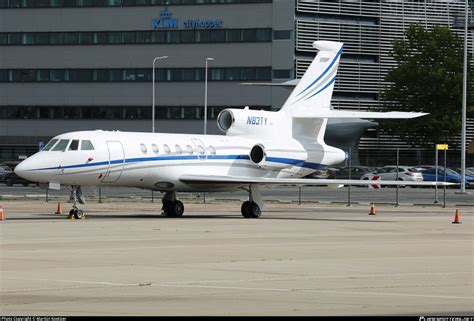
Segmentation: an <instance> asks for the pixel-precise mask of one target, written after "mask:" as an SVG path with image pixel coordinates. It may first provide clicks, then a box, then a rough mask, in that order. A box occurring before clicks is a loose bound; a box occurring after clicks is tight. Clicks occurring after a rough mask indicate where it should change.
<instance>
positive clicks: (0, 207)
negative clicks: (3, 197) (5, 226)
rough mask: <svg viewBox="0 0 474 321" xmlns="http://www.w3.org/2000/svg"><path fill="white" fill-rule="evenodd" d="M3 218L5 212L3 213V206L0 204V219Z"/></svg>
mask: <svg viewBox="0 0 474 321" xmlns="http://www.w3.org/2000/svg"><path fill="white" fill-rule="evenodd" d="M4 219H5V214H3V206H1V205H0V221H3V220H4Z"/></svg>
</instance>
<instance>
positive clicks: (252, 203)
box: [240, 185, 263, 218]
mask: <svg viewBox="0 0 474 321" xmlns="http://www.w3.org/2000/svg"><path fill="white" fill-rule="evenodd" d="M262 209H263V200H262V196H261V194H260V190H259V189H258V187H257V185H250V188H249V200H248V201H245V202H243V203H242V207H241V208H240V210H241V212H242V216H243V217H245V218H259V217H260V215H262Z"/></svg>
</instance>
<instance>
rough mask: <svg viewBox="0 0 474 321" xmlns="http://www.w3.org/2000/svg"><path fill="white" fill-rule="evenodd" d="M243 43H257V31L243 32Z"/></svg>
mask: <svg viewBox="0 0 474 321" xmlns="http://www.w3.org/2000/svg"><path fill="white" fill-rule="evenodd" d="M242 41H244V42H245V41H246V42H254V41H257V34H256V32H255V29H244V30H242Z"/></svg>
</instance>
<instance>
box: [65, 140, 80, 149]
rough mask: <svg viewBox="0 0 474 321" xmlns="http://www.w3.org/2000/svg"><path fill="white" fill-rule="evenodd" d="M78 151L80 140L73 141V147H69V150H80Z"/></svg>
mask: <svg viewBox="0 0 474 321" xmlns="http://www.w3.org/2000/svg"><path fill="white" fill-rule="evenodd" d="M78 149H79V140H78V139H74V140H73V141H71V145H69V147H68V149H67V150H78Z"/></svg>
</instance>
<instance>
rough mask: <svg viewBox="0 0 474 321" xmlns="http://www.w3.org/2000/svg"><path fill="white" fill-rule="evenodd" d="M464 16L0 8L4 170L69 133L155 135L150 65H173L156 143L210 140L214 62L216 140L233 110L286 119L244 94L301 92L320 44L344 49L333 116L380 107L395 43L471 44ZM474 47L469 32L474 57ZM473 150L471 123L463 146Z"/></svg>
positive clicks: (442, 10) (340, 9) (164, 83)
mask: <svg viewBox="0 0 474 321" xmlns="http://www.w3.org/2000/svg"><path fill="white" fill-rule="evenodd" d="M463 7H464V2H463V1H445V2H444V1H436V2H431V1H315V0H0V21H1V22H2V23H0V160H7V159H16V158H18V156H19V155H29V154H32V153H34V152H35V151H37V150H38V145H39V144H40V143H41V142H42V143H44V142H46V141H47V140H48V139H49V138H50V137H52V136H54V135H57V134H59V133H63V132H67V131H73V130H85V129H98V128H100V129H117V130H123V131H126V130H130V131H151V128H152V126H151V115H152V88H153V87H152V79H153V77H152V75H153V60H154V58H155V57H161V56H168V58H167V59H160V60H157V61H156V70H155V80H156V83H155V89H156V96H155V97H156V109H155V111H156V131H159V132H181V133H202V132H203V116H204V107H203V105H204V99H205V98H204V79H205V61H206V58H214V60H213V61H209V69H208V79H209V82H208V118H209V122H208V126H209V127H208V133H218V129H217V126H216V124H215V121H213V120H214V119H215V118H216V117H217V114H218V113H219V111H220V110H222V109H224V108H228V107H230V108H243V107H244V106H250V107H251V108H257V109H267V110H276V109H278V108H279V107H280V106H281V105H282V104H283V102H284V101H285V99H286V97H287V96H288V94H289V91H288V89H285V88H279V87H263V86H262V87H260V86H243V85H241V83H243V82H252V83H258V82H264V83H268V82H283V81H287V80H291V79H294V78H300V77H301V76H302V75H303V73H304V71H305V70H306V68H307V67H308V65H309V63H310V61H311V59H312V58H313V57H314V55H315V51H314V49H313V48H312V46H311V43H312V41H314V40H334V41H341V42H344V43H345V47H344V53H343V55H342V58H341V64H340V67H339V74H338V78H337V81H336V85H335V92H334V99H333V105H334V107H335V108H344V109H358V110H365V109H368V108H374V107H378V106H380V93H381V90H382V89H383V86H384V80H383V79H384V76H385V74H386V72H387V71H388V70H389V69H390V68H392V67H393V66H394V62H393V60H392V59H391V58H390V56H389V52H390V48H391V42H392V41H393V39H395V38H400V37H402V36H403V32H404V30H405V29H406V27H407V26H408V25H409V24H410V23H412V22H422V23H424V24H426V26H427V27H429V26H432V25H433V24H441V25H447V26H450V27H451V28H453V29H454V30H456V31H459V32H461V31H462V23H460V21H461V22H462V20H460V15H461V13H462V10H463ZM472 44H473V37H472V32H471V35H470V48H471V52H472ZM363 126H366V124H365V123H364V125H363ZM332 128H339V127H337V126H333V127H332ZM333 130H335V131H339V129H333ZM370 133H371V134H369V135H366V136H367V137H364V138H362V139H361V143H360V151H361V154H363V155H366V154H370V153H371V151H373V150H381V149H388V150H393V148H394V146H398V147H400V148H405V149H410V147H409V146H407V145H406V144H404V143H403V142H401V141H396V140H395V143H394V139H393V137H388V136H386V135H384V134H383V133H377V132H376V131H371V132H370ZM473 138H474V120H473V119H469V120H468V139H467V141H468V142H469V141H470V140H472V139H473ZM328 140H330V137H328ZM348 146H349V145H347V144H346V145H345V146H342V147H344V148H345V147H348ZM353 146H354V145H353Z"/></svg>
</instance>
